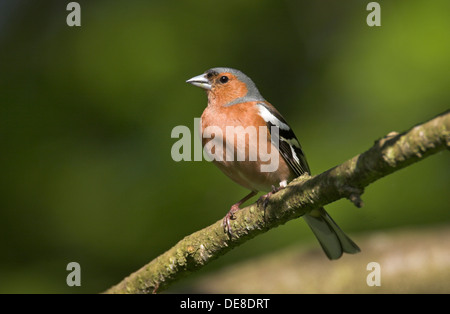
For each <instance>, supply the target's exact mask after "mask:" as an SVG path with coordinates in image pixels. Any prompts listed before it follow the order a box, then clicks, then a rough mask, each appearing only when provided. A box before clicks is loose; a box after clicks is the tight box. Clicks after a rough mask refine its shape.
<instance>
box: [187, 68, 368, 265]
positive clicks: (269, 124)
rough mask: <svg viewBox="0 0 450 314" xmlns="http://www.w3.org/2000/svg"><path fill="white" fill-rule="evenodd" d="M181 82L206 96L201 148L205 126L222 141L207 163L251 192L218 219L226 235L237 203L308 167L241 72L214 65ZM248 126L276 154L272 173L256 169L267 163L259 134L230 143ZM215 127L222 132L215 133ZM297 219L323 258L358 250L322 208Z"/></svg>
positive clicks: (294, 141) (286, 129)
mask: <svg viewBox="0 0 450 314" xmlns="http://www.w3.org/2000/svg"><path fill="white" fill-rule="evenodd" d="M186 82H187V83H190V84H192V85H195V86H198V87H201V88H203V89H204V90H206V92H207V96H208V106H207V107H206V109H205V110H204V111H203V114H202V117H201V131H202V135H203V136H202V143H203V146H204V148H205V147H206V146H207V145H208V143H209V144H211V143H210V141H212V138H211V136H205V133H206V131H207V130H208V128H210V127H213V128H215V129H214V130H216V131H213V132H212V133H215V137H214V139H215V140H217V138H218V137H220V140H222V143H223V150H222V151H221V152H220V151H219V150H218V149H220V148H221V147H220V146H218V145H216V146H214V149H211V151H210V152H211V153H213V154H214V153H215V154H216V155H214V156H215V157H217V154H219V157H223V158H215V159H213V162H214V164H215V165H216V166H217V167H218V168H219V169H220V170H221V171H222V172H224V173H225V174H226V175H227V176H228V177H230V178H231V179H232V180H233V181H235V182H236V183H238V184H240V185H241V186H243V187H245V188H247V189H249V190H250V191H251V192H250V193H249V194H248V195H247V196H245V197H244V198H243V199H241V200H240V201H239V202H237V203H236V204H234V205H233V206H231V209H230V211H229V212H228V214H227V215H226V216H225V218H224V222H223V224H224V228H225V231H226V232H228V233H230V235H231V234H232V233H231V226H230V219H235V216H234V213H236V212H237V211H238V210H239V209H240V205H241V204H243V203H244V202H245V201H247V200H248V199H250V198H251V197H253V196H255V195H256V194H257V193H258V191H270V192H269V193H268V194H266V195H265V196H263V198H267V197H269V196H270V195H272V193H275V192H276V191H278V190H280V189H282V188H284V187H286V185H287V183H288V182H289V181H291V180H293V179H294V178H296V177H298V176H300V175H302V174H303V173H305V172H306V173H310V169H309V166H308V163H307V161H306V158H305V155H304V153H303V150H302V148H301V146H300V143H299V141H298V139H297V137H296V136H295V134H294V132H293V131H292V129H291V128H290V127H289V125H288V123H287V122H286V120H285V119H284V118H283V116H282V115H281V114H280V113H279V112H278V111H277V110H276V109H275V108H274V107H273V106H272V105H271V104H270V103H269V102H267V101H266V100H265V99H264V98H263V97H262V96H261V94H260V93H259V91H258V89H257V88H256V85H255V84H254V83H253V81H252V80H251V79H250V78H249V77H248V76H246V75H245V74H244V73H242V72H241V71H238V70H236V69H231V68H223V67H218V68H212V69H210V70H208V71H206V72H205V73H203V74H201V75H198V76H195V77H193V78H191V79H189V80H187V81H186ZM227 127H235V130H237V131H236V133H233V134H231V135H230V133H227V132H226V129H227ZM237 127H241V128H237ZM248 127H253V128H257V129H259V128H260V127H265V128H266V130H267V131H265V132H266V133H267V135H268V136H267V147H268V148H267V152H269V151H270V152H275V153H278V154H279V156H280V157H281V158H278V167H277V168H276V169H275V170H274V171H268V172H265V171H261V169H262V168H261V166H262V165H263V164H267V163H268V161H267V158H263V156H261V151H260V146H261V145H262V144H260V142H259V140H260V139H261V138H262V134H261V133H258V134H257V135H256V138H257V139H258V141H252V140H251V137H252V136H251V132H248V133H246V134H241V135H242V136H243V137H244V138H245V142H244V143H242V141H241V142H239V141H237V140H236V139H237V137H238V136H239V132H246V131H248V130H250V129H249V128H248ZM274 127H275V129H274ZM217 129H219V131H222V132H217ZM274 130H275V131H278V132H274ZM217 133H220V134H217ZM272 133H274V134H272ZM271 135H272V136H271ZM247 139H248V140H247ZM263 141H264V140H262V143H264V142H263ZM228 145H229V146H231V148H232V155H231V157H232V158H229V156H226V153H228V152H229V146H228ZM239 145H240V146H239ZM225 146H226V147H225ZM210 148H211V147H210ZM227 149H228V151H227ZM239 149H245V150H244V152H245V156H244V158H242V156H241V158H236V157H237V154H236V152H237V151H239ZM215 150H216V151H215ZM251 151H253V152H256V154H257V155H256V158H253V159H252V158H251ZM222 154H223V156H222ZM276 157H278V156H276ZM277 185H279V187H278V188H275V187H274V186H277ZM303 218H304V219H305V220H306V222H307V224H308V225H309V227H310V228H311V229H312V231H313V233H314V234H315V236H316V237H317V239H318V240H319V243H320V244H321V246H322V248H323V250H324V251H325V254H326V255H327V256H328V258H329V259H337V258H339V257H341V256H342V253H343V252H346V253H352V254H353V253H358V252H360V249H359V247H358V246H357V245H356V244H355V243H354V242H353V241H352V240H351V239H350V238H349V237H348V236H347V235H346V234H345V233H344V232H343V231H342V230H341V229H340V228H339V227H338V225H337V224H336V223H335V222H334V221H333V219H332V218H331V217H330V215H328V213H327V212H326V211H325V209H324V208H320V209H315V210H312V211H311V212H309V213H308V214H306V215H304V216H303Z"/></svg>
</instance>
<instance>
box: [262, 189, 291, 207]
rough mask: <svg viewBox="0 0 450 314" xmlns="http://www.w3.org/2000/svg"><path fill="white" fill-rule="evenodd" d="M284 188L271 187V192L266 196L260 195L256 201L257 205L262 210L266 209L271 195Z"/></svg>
mask: <svg viewBox="0 0 450 314" xmlns="http://www.w3.org/2000/svg"><path fill="white" fill-rule="evenodd" d="M285 187H286V186H279V187H277V188H276V187H275V186H273V185H272V191H270V192H269V193H267V194H264V195H262V196H261V197H260V198H259V199H258V205H259V204H262V206H263V208H264V209H266V207H267V204H268V203H269V199H270V197H271V196H272V195H274V194H275V193H277V192H278V191H280V190H282V189H284V188H285Z"/></svg>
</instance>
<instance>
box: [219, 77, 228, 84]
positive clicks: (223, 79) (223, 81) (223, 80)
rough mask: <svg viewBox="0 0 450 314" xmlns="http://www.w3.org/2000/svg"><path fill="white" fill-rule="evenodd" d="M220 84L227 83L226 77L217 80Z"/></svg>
mask: <svg viewBox="0 0 450 314" xmlns="http://www.w3.org/2000/svg"><path fill="white" fill-rule="evenodd" d="M219 81H220V83H222V84H225V83H226V82H228V76H225V75H224V76H222V77H220V79H219Z"/></svg>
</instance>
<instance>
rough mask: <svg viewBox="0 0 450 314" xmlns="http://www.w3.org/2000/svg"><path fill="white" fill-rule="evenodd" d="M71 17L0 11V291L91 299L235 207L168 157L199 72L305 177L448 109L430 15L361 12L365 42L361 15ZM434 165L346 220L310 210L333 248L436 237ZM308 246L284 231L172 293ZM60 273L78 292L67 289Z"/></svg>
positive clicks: (112, 6)
mask: <svg viewBox="0 0 450 314" xmlns="http://www.w3.org/2000/svg"><path fill="white" fill-rule="evenodd" d="M78 2H79V3H80V5H81V23H82V26H81V27H68V26H67V24H66V17H67V14H68V13H69V12H68V11H66V5H67V3H69V1H60V0H53V1H49V0H45V1H18V0H0V130H1V133H0V149H1V151H0V152H1V154H0V186H1V189H0V235H1V237H0V292H2V293H15V292H30V293H82V292H83V293H96V292H101V291H104V290H105V289H107V288H108V287H110V286H111V285H113V284H115V283H118V282H119V281H120V280H121V279H122V278H123V277H125V276H126V275H128V274H130V273H131V272H133V271H135V270H137V269H138V268H140V267H141V266H143V265H144V264H145V263H147V262H148V261H150V260H151V259H153V258H154V257H156V256H158V255H159V254H161V253H163V252H164V251H165V250H167V249H168V248H170V247H171V246H172V245H174V244H175V243H176V242H177V241H178V240H180V239H181V238H183V237H184V236H186V235H188V234H190V233H192V232H194V231H196V230H199V229H201V228H203V227H205V226H208V225H210V224H211V223H214V222H216V221H217V220H219V219H221V218H222V217H223V216H224V215H225V213H226V212H227V211H228V209H229V206H230V205H231V204H233V203H234V202H236V201H237V200H238V199H240V198H241V197H242V196H244V195H245V194H246V193H247V191H246V190H245V189H243V188H241V187H240V186H237V185H236V184H234V183H233V182H232V181H230V180H229V179H228V178H227V177H225V175H223V174H221V173H220V171H219V170H218V169H216V168H215V167H214V166H213V165H212V164H209V163H208V162H206V161H203V162H178V163H176V162H174V161H173V160H172V159H171V155H170V151H171V146H172V145H173V143H175V141H176V139H172V138H171V136H170V134H171V130H172V129H173V128H174V127H175V126H177V125H187V126H188V127H189V128H190V129H191V130H193V121H194V120H193V119H194V117H200V115H201V113H202V111H203V109H204V107H205V105H206V96H205V94H204V93H203V92H202V91H201V90H200V89H198V88H195V87H192V86H190V85H188V84H186V83H185V80H186V79H188V78H190V77H192V76H194V75H198V74H200V73H202V72H203V71H205V70H207V69H208V68H211V67H215V66H229V67H234V68H237V69H240V70H242V71H243V72H244V73H246V74H248V75H249V76H250V77H251V78H252V79H253V80H254V81H255V82H256V84H257V86H258V87H259V89H260V91H261V93H262V94H263V95H264V97H265V98H266V99H267V100H269V101H270V102H272V103H273V104H274V105H275V106H276V107H277V108H278V109H279V111H280V112H281V113H282V114H283V115H284V116H285V117H287V119H288V121H289V122H290V124H291V126H292V127H293V129H294V130H295V132H296V134H297V136H298V138H299V139H300V141H301V143H302V145H303V148H304V149H305V151H306V154H307V157H308V159H309V163H310V165H311V167H312V170H313V173H320V172H322V171H325V170H327V169H329V168H331V167H333V166H335V165H337V164H339V163H341V162H343V161H345V160H347V159H349V158H351V157H353V156H354V155H356V154H358V153H361V152H363V151H364V150H366V149H368V148H369V147H370V146H371V145H372V143H373V141H374V140H376V139H377V138H380V137H382V136H384V135H385V134H387V133H389V132H391V131H403V130H406V129H408V128H409V127H411V126H413V125H415V124H417V123H420V122H423V121H425V120H428V119H430V118H432V117H433V116H435V115H437V114H439V113H441V112H443V111H445V110H447V109H448V108H449V100H450V88H449V86H450V57H449V56H450V39H449V38H450V37H449V31H450V19H449V12H450V2H449V1H447V0H442V1H430V2H424V1H378V2H379V3H380V5H381V10H382V11H381V23H382V26H381V27H368V26H367V24H366V17H367V14H368V13H369V12H367V11H366V5H367V3H368V2H369V1H339V2H338V1H293V0H290V1H261V0H253V1H238V0H232V1H222V2H220V1H201V0H196V1H151V0H145V1H144V0H143V1H124V0H122V1H95V2H93V1H78ZM448 161H449V160H448V153H447V152H442V153H439V154H437V155H435V156H432V157H430V158H428V159H426V160H424V161H422V162H420V163H417V164H414V165H412V166H410V167H408V168H406V169H404V170H402V171H400V172H397V173H394V174H393V175H390V176H388V177H386V178H384V179H382V180H380V181H378V182H376V183H375V184H373V185H371V186H370V187H369V188H367V190H366V192H365V194H364V195H363V199H364V201H365V207H364V208H363V209H356V208H354V207H353V205H352V204H351V203H350V202H348V201H345V200H341V201H339V202H336V203H334V204H331V205H329V206H328V207H327V209H328V211H329V212H330V213H331V215H332V216H333V217H334V218H335V220H336V221H337V222H338V223H339V225H340V226H341V227H342V228H343V229H344V230H345V231H346V232H347V233H348V234H350V235H358V234H363V233H370V232H373V231H377V232H380V231H381V232H382V231H384V230H391V229H394V228H401V227H409V226H414V227H415V226H417V227H422V226H433V225H434V224H449V223H450V211H449V210H448V209H449V194H448V192H449V190H448V187H449V183H450V179H449V173H450V172H449V170H450V164H449V162H448ZM445 240H447V241H448V239H445ZM314 241H315V239H314V238H313V235H312V233H311V232H310V230H308V228H307V226H306V224H305V223H304V222H303V221H301V220H298V221H293V222H290V223H288V224H286V225H284V226H282V227H279V228H277V229H275V230H272V231H270V232H268V233H266V234H264V235H261V236H259V237H257V238H255V239H253V240H251V241H249V242H247V243H246V244H244V245H242V246H241V247H239V248H237V249H235V250H233V251H232V252H230V253H229V254H227V255H226V256H223V257H222V258H220V259H218V260H216V261H214V262H213V263H211V264H209V265H208V266H207V267H205V268H204V269H202V270H201V271H200V272H198V273H197V274H195V275H194V276H193V277H192V278H188V279H187V280H186V282H189V280H191V281H192V280H195V279H196V278H199V277H202V276H205V275H207V274H208V273H213V272H214V271H216V270H218V269H221V268H223V267H224V266H225V265H230V264H232V263H236V262H238V261H242V260H245V259H248V258H250V257H252V258H254V257H255V256H259V255H261V256H262V255H264V254H267V253H269V252H274V251H276V250H278V249H281V248H283V247H287V246H289V245H300V246H301V245H303V244H306V243H314V245H316V244H315V242H314ZM363 250H364V248H363ZM361 254H363V253H361ZM72 261H75V262H78V263H80V265H81V275H82V278H81V282H82V286H81V287H73V288H70V287H68V286H67V285H66V276H67V274H68V272H67V271H66V265H67V263H69V262H72ZM182 286H183V282H180V283H179V287H182ZM169 292H170V290H169Z"/></svg>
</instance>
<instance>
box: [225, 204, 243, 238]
mask: <svg viewBox="0 0 450 314" xmlns="http://www.w3.org/2000/svg"><path fill="white" fill-rule="evenodd" d="M239 205H240V204H239V203H236V204H234V205H233V206H231V209H230V211H229V212H228V213H227V214H226V215H225V217H224V218H223V221H222V225H223V227H224V230H225V233H228V234H229V235H230V237H232V236H233V233H232V232H231V224H230V220H234V219H236V216H235V215H234V214H235V213H236V212H237V211H239V210H240V208H239Z"/></svg>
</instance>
